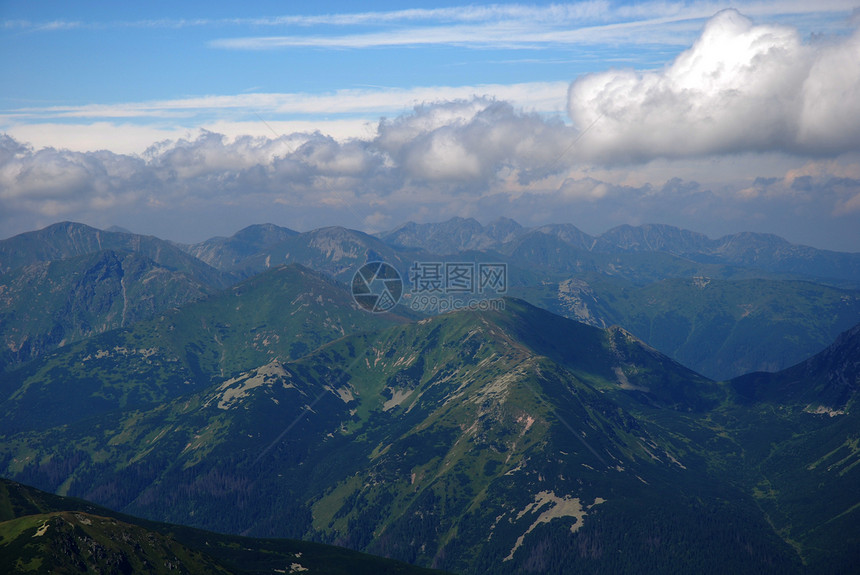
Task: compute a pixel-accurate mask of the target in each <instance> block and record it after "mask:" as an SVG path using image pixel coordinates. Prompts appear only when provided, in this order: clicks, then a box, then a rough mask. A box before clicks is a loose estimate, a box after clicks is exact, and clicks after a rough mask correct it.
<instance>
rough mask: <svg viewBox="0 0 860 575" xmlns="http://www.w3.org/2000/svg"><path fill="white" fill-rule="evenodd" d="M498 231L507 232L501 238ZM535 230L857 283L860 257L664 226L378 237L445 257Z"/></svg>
mask: <svg viewBox="0 0 860 575" xmlns="http://www.w3.org/2000/svg"><path fill="white" fill-rule="evenodd" d="M499 229H503V230H505V233H499V232H498V230H499ZM533 231H537V232H540V233H542V234H547V235H552V236H555V237H557V238H559V239H561V240H562V241H564V242H565V243H568V244H570V245H572V246H574V247H575V248H577V249H581V250H585V251H589V252H595V253H642V252H663V253H668V254H672V255H675V256H681V257H685V258H689V259H692V260H694V261H699V262H702V263H708V262H713V263H723V264H729V265H736V266H755V267H759V268H761V269H765V270H768V271H771V272H780V273H793V274H802V275H809V276H817V277H820V278H823V279H841V280H848V281H853V282H857V281H860V252H855V253H845V252H834V251H830V250H821V249H817V248H813V247H809V246H803V245H797V244H792V243H790V242H788V241H787V240H785V239H783V238H781V237H779V236H775V235H773V234H761V233H752V232H742V233H737V234H730V235H726V236H723V237H720V238H718V239H711V238H709V237H708V236H706V235H704V234H700V233H698V232H693V231H690V230H684V229H681V228H676V227H673V226H669V225H665V224H645V225H640V226H631V225H621V226H618V227H615V228H612V229H611V230H609V231H607V232H605V233H603V234H601V235H599V236H596V237H595V236H591V235H589V234H586V233H585V232H583V231H581V230H579V229H578V228H576V227H575V226H573V225H571V224H554V225H543V226H538V227H536V228H525V227H522V226H520V225H519V224H518V223H516V222H515V221H513V220H510V219H506V218H503V219H500V220H497V221H495V222H492V223H490V224H489V225H487V226H482V225H481V224H480V223H479V222H478V221H477V220H475V219H472V218H468V219H465V218H452V219H450V220H448V221H447V222H442V223H434V224H416V223H414V222H409V223H407V224H404V225H402V226H399V227H397V228H395V229H393V230H391V231H388V232H382V233H379V234H377V235H378V236H379V237H380V238H381V239H383V240H384V241H386V242H387V243H390V244H392V245H402V246H406V247H413V248H422V249H426V250H428V251H431V252H434V251H435V252H436V253H440V254H442V255H445V254H454V253H457V252H461V251H466V250H471V249H493V250H503V249H504V248H503V246H504V245H505V244H508V243H510V242H512V241H515V240H517V239H519V238H521V237H523V236H524V235H526V234H528V233H530V232H533ZM858 248H860V246H858Z"/></svg>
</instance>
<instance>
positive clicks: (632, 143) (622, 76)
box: [568, 10, 860, 162]
mask: <svg viewBox="0 0 860 575" xmlns="http://www.w3.org/2000/svg"><path fill="white" fill-rule="evenodd" d="M568 113H569V115H570V118H571V119H572V120H573V122H574V124H575V125H576V126H579V127H582V128H584V127H586V126H589V125H591V124H593V123H594V124H596V125H595V129H594V130H592V133H591V134H589V136H590V137H589V156H590V158H591V159H592V160H597V161H608V162H620V161H645V160H648V159H651V158H654V157H661V156H663V157H685V156H696V155H706V154H726V153H740V152H747V151H754V152H767V151H781V152H787V153H792V154H803V155H813V156H817V155H829V154H835V153H840V152H846V151H853V150H857V149H858V147H860V31H855V33H854V34H853V35H852V36H850V37H848V38H844V39H839V40H828V41H823V40H822V41H817V42H816V41H812V42H806V43H804V42H803V41H802V39H801V38H800V35H799V34H798V32H797V31H796V30H795V29H793V28H788V27H784V26H775V25H754V24H753V23H752V22H751V21H750V20H749V19H747V18H746V17H744V16H742V15H741V14H739V13H738V12H736V11H735V10H725V11H723V12H720V13H718V14H717V15H716V16H714V17H713V18H712V19H711V20H709V21H708V23H707V25H706V26H705V29H704V31H703V32H702V35H701V36H700V37H699V39H698V40H697V41H696V43H695V44H694V45H693V46H692V47H691V48H690V49H688V50H686V51H685V52H683V53H682V54H681V55H679V56H678V57H677V58H676V59H675V60H674V62H673V63H672V64H671V65H669V66H668V67H667V68H665V69H663V70H660V71H653V72H637V71H633V70H611V71H607V72H601V73H597V74H590V75H587V76H584V77H581V78H579V79H577V80H576V81H575V82H573V84H571V87H570V90H569V101H568Z"/></svg>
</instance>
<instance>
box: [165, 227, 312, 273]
mask: <svg viewBox="0 0 860 575" xmlns="http://www.w3.org/2000/svg"><path fill="white" fill-rule="evenodd" d="M296 234H298V232H295V231H293V230H291V229H288V228H282V227H280V226H276V225H273V224H259V225H253V226H248V227H246V228H243V229H241V230H239V231H238V232H236V233H235V234H233V235H232V236H230V237H229V238H224V237H217V238H210V239H208V240H206V241H204V242H200V243H198V244H193V245H189V246H180V247H182V249H184V250H185V251H187V252H188V253H189V254H191V255H193V256H194V257H196V258H198V259H200V260H202V261H204V262H206V263H207V264H209V265H210V266H212V267H214V268H215V269H219V270H222V271H227V270H231V269H233V268H235V267H236V266H237V265H238V264H239V263H240V262H241V261H242V260H244V259H246V258H248V257H251V256H254V255H255V254H257V253H259V252H262V251H264V250H265V249H267V248H270V247H272V246H275V245H277V244H279V243H281V242H284V241H286V240H288V239H289V238H291V237H293V236H295V235H296Z"/></svg>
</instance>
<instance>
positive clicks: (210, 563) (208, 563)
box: [0, 479, 438, 575]
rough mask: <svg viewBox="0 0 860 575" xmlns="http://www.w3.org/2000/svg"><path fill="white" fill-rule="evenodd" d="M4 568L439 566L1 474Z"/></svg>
mask: <svg viewBox="0 0 860 575" xmlns="http://www.w3.org/2000/svg"><path fill="white" fill-rule="evenodd" d="M0 569H2V572H3V573H8V574H10V575H11V574H13V573H81V572H86V573H176V572H179V573H201V574H209V573H230V574H236V575H243V574H248V575H250V574H252V573H253V574H256V573H273V572H274V573H277V572H281V573H296V572H301V573H308V574H309V575H312V574H314V573H317V574H324V575H341V574H343V575H345V574H365V573H366V574H373V575H376V574H386V575H397V574H402V575H409V574H415V575H419V574H425V573H426V574H428V575H429V574H430V573H438V572H437V571H430V570H426V569H421V568H419V567H413V566H410V565H406V564H403V563H398V562H396V561H391V560H387V559H383V558H378V557H373V556H370V555H365V554H362V553H356V552H354V551H349V550H346V549H342V548H338V547H332V546H325V545H319V544H314V543H307V542H303V541H291V540H277V539H269V540H259V539H249V538H245V537H235V536H228V535H219V534H215V533H210V532H204V531H199V530H195V529H189V528H185V527H180V526H177V525H168V524H159V523H154V522H151V521H143V520H140V519H136V518H134V517H129V516H125V515H120V514H117V513H115V512H112V511H110V510H109V509H105V508H100V507H97V506H94V505H92V504H88V503H86V502H84V501H81V500H73V499H67V498H63V497H57V496H51V495H49V494H47V493H44V492H40V491H39V490H37V489H33V488H30V487H26V486H24V485H21V484H18V483H15V482H12V481H8V480H4V479H0Z"/></svg>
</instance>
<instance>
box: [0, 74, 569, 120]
mask: <svg viewBox="0 0 860 575" xmlns="http://www.w3.org/2000/svg"><path fill="white" fill-rule="evenodd" d="M567 88H568V83H567V82H530V83H522V84H483V85H473V86H419V87H414V88H408V89H404V88H384V87H382V88H361V89H344V90H337V91H336V92H332V93H328V94H311V93H304V94H302V93H296V94H236V95H222V96H200V97H190V98H180V99H175V100H159V101H152V102H126V103H118V104H87V105H82V106H46V107H26V108H14V109H8V110H5V111H2V112H0V118H5V119H6V120H7V121H8V120H12V119H18V120H23V119H38V120H42V121H50V120H56V119H62V118H67V119H68V118H77V119H86V118H92V119H104V118H169V117H182V116H186V117H188V116H194V115H199V114H206V113H212V112H216V111H225V110H226V111H229V110H233V111H240V112H241V111H244V112H246V113H256V114H277V115H290V116H300V115H304V114H311V115H314V114H329V115H331V114H344V115H349V114H371V115H377V117H378V116H379V115H386V114H388V113H390V112H392V111H395V112H397V111H405V110H408V109H410V108H412V107H414V106H415V105H418V104H424V103H429V102H437V101H442V100H458V99H463V98H470V97H472V96H491V97H494V98H498V99H501V100H505V101H508V102H511V103H514V104H516V105H518V106H520V107H525V108H529V109H532V110H536V111H539V112H560V111H562V110H563V106H564V98H565V94H566V92H567ZM267 119H274V117H273V116H268V117H267Z"/></svg>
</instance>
